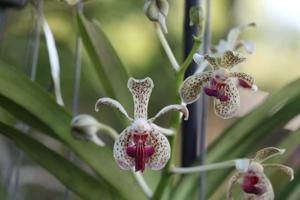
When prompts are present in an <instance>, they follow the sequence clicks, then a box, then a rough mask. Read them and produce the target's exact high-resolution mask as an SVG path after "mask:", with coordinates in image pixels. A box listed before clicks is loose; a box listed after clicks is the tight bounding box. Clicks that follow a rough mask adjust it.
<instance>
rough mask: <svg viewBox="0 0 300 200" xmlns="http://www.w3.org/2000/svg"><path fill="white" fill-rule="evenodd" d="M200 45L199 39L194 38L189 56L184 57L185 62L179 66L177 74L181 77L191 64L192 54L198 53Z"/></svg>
mask: <svg viewBox="0 0 300 200" xmlns="http://www.w3.org/2000/svg"><path fill="white" fill-rule="evenodd" d="M200 45H201V40H200V39H199V38H196V37H194V45H193V47H192V49H191V51H190V53H189V55H188V56H187V57H186V59H185V61H184V62H183V63H182V65H181V66H180V70H179V72H178V73H179V74H180V75H181V74H182V75H183V74H184V73H185V71H186V70H187V68H188V67H189V65H190V64H191V62H192V61H193V56H194V54H195V53H196V52H197V51H198V49H199V47H200Z"/></svg>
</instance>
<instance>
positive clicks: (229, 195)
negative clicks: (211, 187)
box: [227, 172, 243, 200]
mask: <svg viewBox="0 0 300 200" xmlns="http://www.w3.org/2000/svg"><path fill="white" fill-rule="evenodd" d="M242 176H243V173H240V172H237V173H235V174H233V176H232V177H231V178H230V179H229V183H228V187H227V200H233V197H232V189H233V186H234V184H235V183H236V182H237V181H238V180H239V179H240V178H241V177H242Z"/></svg>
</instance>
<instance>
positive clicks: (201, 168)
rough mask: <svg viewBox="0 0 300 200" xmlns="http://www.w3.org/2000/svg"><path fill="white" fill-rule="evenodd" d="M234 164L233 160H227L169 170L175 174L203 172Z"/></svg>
mask: <svg viewBox="0 0 300 200" xmlns="http://www.w3.org/2000/svg"><path fill="white" fill-rule="evenodd" d="M234 166H235V160H229V161H224V162H220V163H213V164H208V165H201V166H197V167H172V168H171V170H170V171H171V172H172V173H176V174H190V173H197V172H205V171H210V170H216V169H224V168H228V167H234Z"/></svg>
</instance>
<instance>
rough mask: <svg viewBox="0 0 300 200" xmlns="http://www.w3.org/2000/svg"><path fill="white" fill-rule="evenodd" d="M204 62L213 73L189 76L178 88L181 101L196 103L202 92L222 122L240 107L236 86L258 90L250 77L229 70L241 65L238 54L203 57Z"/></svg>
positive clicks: (227, 53) (242, 58)
mask: <svg viewBox="0 0 300 200" xmlns="http://www.w3.org/2000/svg"><path fill="white" fill-rule="evenodd" d="M204 59H205V60H206V61H207V62H208V63H209V64H210V66H211V67H212V70H210V71H206V72H202V73H197V74H194V75H192V76H190V77H188V78H187V79H186V80H185V81H184V82H183V84H182V86H181V89H180V95H181V98H182V100H183V101H184V102H185V103H187V104H190V103H193V102H195V101H196V100H197V99H198V98H199V96H200V93H201V92H202V91H204V93H205V94H206V95H208V96H211V97H214V108H215V113H216V114H217V115H218V116H220V117H221V118H224V119H228V118H231V117H233V116H234V114H235V113H236V111H237V110H238V109H239V106H240V97H239V93H238V88H237V86H240V87H242V88H246V89H252V90H254V91H256V90H257V86H256V85H255V84H254V78H253V77H252V76H250V75H248V74H246V73H242V72H233V71H232V70H231V69H232V67H234V66H236V65H237V64H239V63H241V62H243V61H244V60H245V57H243V56H242V55H241V54H240V53H237V52H233V51H226V52H225V53H224V54H223V55H222V56H220V57H219V56H217V57H214V56H209V55H205V56H204Z"/></svg>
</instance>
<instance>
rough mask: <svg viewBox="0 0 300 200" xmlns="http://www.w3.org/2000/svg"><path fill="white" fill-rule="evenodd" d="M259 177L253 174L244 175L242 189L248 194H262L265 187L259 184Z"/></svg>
mask: <svg viewBox="0 0 300 200" xmlns="http://www.w3.org/2000/svg"><path fill="white" fill-rule="evenodd" d="M259 182H260V178H259V176H257V175H255V174H252V173H251V174H247V175H245V176H244V180H243V183H242V189H243V191H244V192H246V193H248V194H255V195H262V194H263V193H264V192H265V187H264V185H262V184H259Z"/></svg>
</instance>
